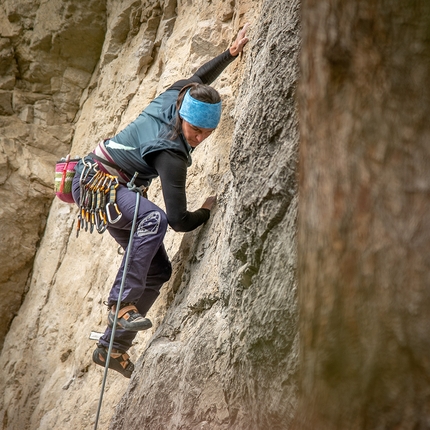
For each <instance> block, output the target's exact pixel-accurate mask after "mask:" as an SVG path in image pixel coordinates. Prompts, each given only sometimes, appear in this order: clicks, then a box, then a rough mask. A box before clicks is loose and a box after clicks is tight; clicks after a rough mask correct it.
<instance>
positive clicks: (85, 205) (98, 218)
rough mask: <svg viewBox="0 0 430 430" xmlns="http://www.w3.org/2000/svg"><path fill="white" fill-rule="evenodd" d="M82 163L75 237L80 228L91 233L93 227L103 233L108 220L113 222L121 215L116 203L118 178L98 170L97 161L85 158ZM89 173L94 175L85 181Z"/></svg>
mask: <svg viewBox="0 0 430 430" xmlns="http://www.w3.org/2000/svg"><path fill="white" fill-rule="evenodd" d="M83 163H84V168H83V170H82V173H81V177H80V181H79V187H80V203H79V214H78V222H77V224H76V237H78V236H79V232H80V231H81V230H85V231H89V232H90V233H93V231H94V229H95V230H97V232H98V233H100V234H101V233H104V232H105V230H106V228H107V226H108V222H109V223H110V224H115V223H116V222H118V221H119V220H120V219H121V216H122V214H121V211H120V210H119V208H118V205H117V203H116V189H117V188H118V186H119V182H118V178H117V177H116V176H112V175H109V174H108V173H104V172H102V171H101V170H99V169H98V166H97V163H90V162H86V161H85V160H84V161H83ZM94 172H95V174H94ZM90 173H93V174H94V175H93V177H92V178H91V179H90V180H88V181H87V179H88V176H89V175H90Z"/></svg>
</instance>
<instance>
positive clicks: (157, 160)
mask: <svg viewBox="0 0 430 430" xmlns="http://www.w3.org/2000/svg"><path fill="white" fill-rule="evenodd" d="M146 159H147V161H148V163H149V164H150V165H151V166H152V167H154V168H155V169H156V170H157V172H158V175H159V176H160V180H161V188H162V190H163V197H164V203H165V205H166V213H167V220H168V221H169V225H170V226H171V227H172V228H173V230H175V231H191V230H194V229H195V228H197V227H198V226H199V225H201V224H203V223H204V222H206V221H207V220H208V219H209V217H210V210H209V209H204V208H200V209H198V210H196V211H194V212H188V211H187V196H186V193H185V183H186V179H187V162H186V160H185V159H184V158H183V157H181V156H180V155H179V154H175V153H174V152H170V151H159V152H156V153H154V154H151V155H149V156H147V157H146Z"/></svg>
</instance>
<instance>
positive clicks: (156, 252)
mask: <svg viewBox="0 0 430 430" xmlns="http://www.w3.org/2000/svg"><path fill="white" fill-rule="evenodd" d="M76 176H78V175H76ZM73 196H74V199H75V201H76V202H77V204H79V178H78V180H76V177H75V180H74V181H73ZM116 202H117V205H118V208H119V210H120V211H121V213H122V216H121V218H120V219H119V220H118V222H116V223H114V224H109V225H108V231H109V233H110V234H111V235H112V237H113V238H114V239H115V240H116V241H117V242H118V243H119V244H120V245H121V247H122V248H123V249H124V250H127V247H128V243H129V240H130V233H131V227H132V223H133V216H134V210H135V206H136V193H135V192H134V191H130V190H129V189H128V188H127V187H125V186H123V185H120V186H119V187H118V189H117V195H116ZM167 225H168V223H167V216H166V214H165V212H164V211H163V210H162V209H160V208H159V207H158V206H156V205H155V204H154V203H152V202H150V201H149V200H148V199H145V198H144V197H140V202H139V211H138V215H137V220H136V229H135V232H134V235H133V243H132V248H131V249H130V251H129V257H128V268H127V273H126V278H125V282H124V289H123V294H122V302H128V303H133V304H135V306H136V307H137V309H138V311H139V313H140V314H141V315H143V316H145V315H146V313H147V312H148V310H149V309H150V308H151V306H152V305H153V303H154V302H155V300H156V299H157V297H158V295H159V291H160V288H161V286H162V285H163V284H164V283H165V282H166V281H168V280H169V279H170V276H171V273H172V266H171V264H170V261H169V258H168V256H167V253H166V250H165V248H164V245H163V239H164V236H165V234H166V230H167ZM125 260H126V253H124V258H123V260H122V263H121V266H120V268H119V270H118V273H117V275H116V278H115V281H114V283H113V286H112V289H111V291H110V293H109V298H108V303H109V305H113V304H116V303H117V300H118V294H119V291H120V287H121V282H122V278H123V273H124V264H125ZM111 333H112V330H111V329H110V328H109V327H107V328H106V331H105V333H104V334H103V336H102V337H101V338H100V343H101V344H102V345H104V346H106V347H108V346H109V342H110V338H111ZM136 334H137V332H132V331H128V330H123V329H120V328H117V329H116V331H115V339H114V342H113V348H116V349H121V350H125V351H126V350H128V348H130V346H131V345H132V342H133V339H134V338H135V337H136Z"/></svg>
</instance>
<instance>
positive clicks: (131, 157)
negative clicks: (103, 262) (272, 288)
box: [72, 24, 249, 378]
mask: <svg viewBox="0 0 430 430" xmlns="http://www.w3.org/2000/svg"><path fill="white" fill-rule="evenodd" d="M248 25H249V24H245V26H244V27H243V28H242V30H240V31H239V33H238V35H237V38H236V40H235V41H234V42H233V44H232V45H231V46H230V48H229V49H227V50H226V51H225V52H224V53H222V54H220V55H218V56H217V57H215V58H214V59H212V60H210V61H209V62H207V63H206V64H204V65H203V66H201V67H200V68H199V69H198V70H197V71H196V72H195V73H194V74H193V75H192V76H191V77H190V78H189V79H183V80H179V81H177V82H175V83H174V84H173V85H172V86H170V87H169V88H168V89H167V90H166V91H165V92H163V93H162V94H161V95H159V96H158V97H157V98H155V99H154V100H153V101H152V102H151V103H150V104H149V105H148V106H147V107H146V108H145V109H144V110H143V111H142V112H141V114H140V115H139V116H138V117H137V119H136V120H135V121H133V122H132V123H131V124H129V125H128V126H127V127H126V128H124V129H123V130H122V131H121V132H120V133H118V134H117V135H116V136H113V137H112V138H110V139H106V140H105V141H103V142H101V143H100V144H99V145H98V146H97V148H96V149H95V150H94V151H93V152H92V153H90V154H89V155H88V156H86V157H85V158H84V159H83V160H81V162H80V163H79V164H78V166H77V167H76V173H77V174H76V175H75V177H74V180H73V188H72V190H73V198H74V200H75V202H76V204H77V205H78V206H80V198H81V191H82V175H81V173H82V171H83V170H84V167H85V166H90V167H91V166H92V167H91V169H92V171H91V172H90V174H89V175H88V174H87V175H86V177H85V180H86V181H89V180H90V179H91V178H92V177H94V175H95V173H96V172H95V171H96V170H101V171H103V172H105V173H106V174H110V175H113V176H116V177H117V178H118V181H119V182H120V185H119V186H118V187H117V188H116V202H115V204H116V209H118V210H117V213H118V216H115V217H114V219H111V218H109V222H108V224H107V230H108V231H109V233H110V234H111V235H112V237H113V238H114V239H115V240H116V241H117V242H118V243H119V245H120V246H121V247H122V248H123V249H124V250H125V249H126V248H127V245H128V243H129V238H130V230H131V225H132V220H133V215H134V209H135V206H137V205H136V204H135V201H136V194H135V192H134V191H131V190H130V189H129V188H127V186H125V185H124V184H127V182H129V181H130V179H131V178H132V177H133V175H134V174H135V173H136V172H137V173H138V175H137V176H136V177H135V180H134V183H135V185H136V186H139V187H147V186H148V185H149V184H150V182H151V180H152V179H153V178H155V177H160V180H161V186H162V192H163V198H164V202H165V207H166V212H164V211H163V210H162V209H160V208H159V207H158V206H156V205H155V204H154V203H152V202H150V201H149V200H148V199H146V198H144V197H141V198H140V201H139V206H138V208H139V210H138V214H137V222H136V231H135V232H134V235H133V242H132V246H131V249H130V250H128V252H129V262H128V266H127V275H126V277H125V281H124V290H123V294H122V297H121V299H122V300H121V306H120V310H119V313H118V320H117V327H116V329H115V336H114V341H113V344H112V347H113V349H112V353H111V357H110V360H109V368H111V369H113V370H116V371H118V372H119V373H121V374H122V375H123V376H125V377H127V378H130V377H131V374H132V372H133V370H134V365H133V363H132V362H131V361H130V357H129V355H128V354H127V350H128V349H129V348H130V347H131V345H132V341H133V339H134V338H135V336H136V334H137V332H138V331H140V330H147V329H149V328H150V327H151V326H152V323H151V321H150V320H149V319H148V318H146V314H147V312H148V311H149V309H150V308H151V306H152V305H153V303H154V302H155V300H156V299H157V297H158V295H159V291H160V288H161V286H162V285H163V284H164V283H165V282H166V281H168V280H169V278H170V276H171V273H172V268H171V264H170V261H169V258H168V256H167V253H166V250H165V248H164V245H163V239H164V235H165V233H166V230H167V226H168V225H170V226H171V227H172V228H173V230H175V231H181V232H186V231H191V230H194V229H195V228H197V227H198V226H200V225H201V224H203V223H205V222H206V221H207V220H208V219H209V217H210V211H211V209H212V207H213V205H214V204H215V203H216V196H210V197H208V198H207V199H206V200H205V202H204V203H203V205H202V206H201V208H200V209H198V210H196V211H194V212H189V211H188V210H187V199H186V192H185V182H186V174H187V167H189V166H190V165H191V152H192V151H193V150H194V149H195V148H196V147H197V146H198V145H200V144H201V143H202V141H203V140H205V139H206V138H207V137H208V136H210V134H211V133H212V132H213V131H214V129H215V128H216V127H217V125H218V123H219V121H220V117H221V98H220V95H219V93H218V92H217V91H216V90H215V89H214V88H212V87H210V86H209V84H211V83H212V82H213V81H214V80H215V79H216V78H217V77H218V76H219V75H220V74H221V72H222V71H223V70H224V69H225V68H226V67H227V66H228V65H229V64H230V63H231V62H232V61H233V60H234V59H235V58H236V57H237V56H238V55H239V54H240V53H241V52H242V50H243V47H244V46H245V45H246V43H247V42H248V38H247V37H246V31H247V28H248ZM96 166H97V167H96ZM87 173H88V172H87ZM124 260H125V259H123V261H122V264H121V266H120V268H119V271H118V273H117V275H116V278H115V281H114V283H113V286H112V289H111V290H110V293H109V297H108V300H107V303H106V304H107V306H108V308H109V313H108V327H107V328H106V331H105V332H104V334H103V335H102V337H101V338H100V339H99V343H98V345H97V348H96V349H95V351H94V353H93V361H94V362H95V363H96V364H99V365H101V366H105V362H106V359H107V354H108V347H109V342H110V340H111V333H112V326H113V321H114V316H115V311H116V304H117V301H118V294H119V291H120V285H121V282H122V275H123V272H124V263H125V262H124Z"/></svg>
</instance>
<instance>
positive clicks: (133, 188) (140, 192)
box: [94, 172, 145, 430]
mask: <svg viewBox="0 0 430 430" xmlns="http://www.w3.org/2000/svg"><path fill="white" fill-rule="evenodd" d="M137 175H138V172H136V173H135V174H134V176H133V178H132V179H131V181H130V182H129V183H128V184H127V188H128V189H129V190H131V191H135V192H136V205H135V208H134V215H133V223H132V226H131V230H130V239H129V241H128V246H127V251H126V254H125V264H124V272H123V274H122V279H121V286H120V289H119V294H118V300H117V304H116V310H115V317H114V320H113V324H112V334H111V338H110V342H109V349H108V352H107V356H106V363H105V370H104V374H103V382H102V388H101V392H100V399H99V405H98V408H97V414H96V421H95V424H94V430H97V426H98V421H99V417H100V410H101V406H102V402H103V394H104V390H105V385H106V379H107V373H108V370H109V362H110V357H111V353H112V349H113V341H114V338H115V332H116V326H117V322H118V314H119V311H120V308H121V299H122V293H123V290H124V284H125V280H126V277H127V268H128V260H129V257H130V249H131V247H132V244H133V235H134V231H135V229H136V221H137V214H138V212H139V201H140V196H141V195H142V196H143V192H145V190H142V188H140V187H136V186H135V185H134V180H135V179H136V177H137Z"/></svg>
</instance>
